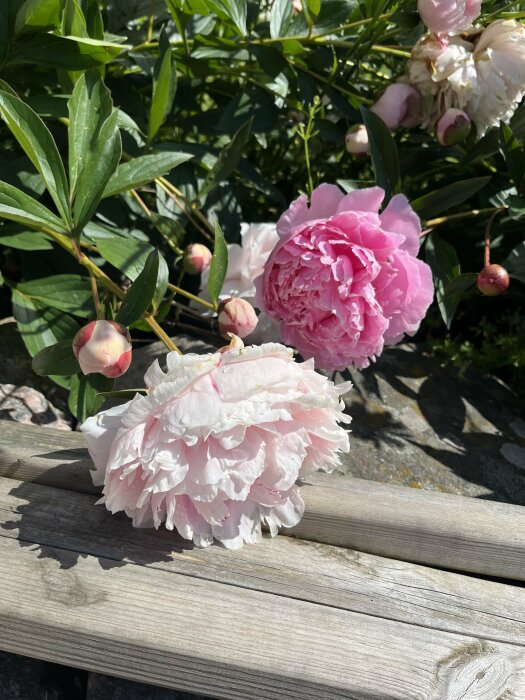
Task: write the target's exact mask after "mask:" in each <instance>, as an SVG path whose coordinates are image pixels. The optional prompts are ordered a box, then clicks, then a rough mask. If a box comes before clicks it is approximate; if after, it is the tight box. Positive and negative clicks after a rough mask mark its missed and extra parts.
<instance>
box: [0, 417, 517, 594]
mask: <svg viewBox="0 0 525 700" xmlns="http://www.w3.org/2000/svg"><path fill="white" fill-rule="evenodd" d="M83 444H84V443H83V437H82V435H80V434H74V433H71V434H67V433H63V432H61V431H53V430H51V429H49V428H40V427H37V426H22V425H18V424H15V423H8V422H5V421H0V475H3V476H7V477H11V478H17V479H21V480H27V481H34V482H36V483H40V484H49V485H52V486H56V487H59V488H65V489H71V490H76V491H81V492H85V493H94V492H96V490H95V489H94V488H93V486H92V485H91V483H90V477H89V471H88V470H89V465H90V460H89V458H88V456H87V452H86V451H85V450H84V449H83V447H82V446H83ZM61 445H64V448H62V449H61V447H60V446H61ZM302 494H303V497H304V499H305V501H306V506H307V508H306V513H305V516H304V518H303V519H302V521H301V522H300V523H299V525H298V526H297V527H296V528H294V529H293V530H292V531H284V532H283V534H295V535H296V536H298V537H301V538H303V539H309V540H314V541H318V542H324V543H328V544H333V545H337V546H340V547H350V548H352V549H356V550H359V551H363V552H369V553H372V554H378V555H381V556H386V557H389V558H395V559H403V560H405V561H412V562H417V563H421V564H426V565H430V566H440V567H443V568H447V569H456V570H458V571H467V572H471V573H476V574H483V575H489V576H495V577H501V578H509V579H513V580H521V581H524V580H525V509H524V508H523V507H520V506H513V505H509V504H503V503H494V502H492V501H482V500H478V499H474V498H465V497H463V496H456V495H451V494H443V493H434V492H430V491H421V490H415V489H408V488H404V487H402V486H393V485H390V484H379V483H376V482H371V481H364V480H360V479H348V478H344V477H337V476H335V475H325V474H318V475H314V476H312V477H311V478H310V479H309V484H306V485H305V486H304V487H303V489H302Z"/></svg>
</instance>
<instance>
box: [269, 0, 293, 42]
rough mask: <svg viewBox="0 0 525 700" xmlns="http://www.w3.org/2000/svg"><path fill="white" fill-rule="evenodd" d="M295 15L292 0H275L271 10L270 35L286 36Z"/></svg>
mask: <svg viewBox="0 0 525 700" xmlns="http://www.w3.org/2000/svg"><path fill="white" fill-rule="evenodd" d="M292 15H293V5H292V3H291V2H290V0H274V3H273V5H272V11H271V12H270V36H271V37H272V39H277V38H278V37H280V36H286V31H287V29H288V27H289V25H290V21H291V19H292Z"/></svg>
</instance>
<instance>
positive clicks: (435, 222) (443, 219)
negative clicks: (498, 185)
mask: <svg viewBox="0 0 525 700" xmlns="http://www.w3.org/2000/svg"><path fill="white" fill-rule="evenodd" d="M503 209H504V207H489V208H488V209H471V210H470V211H462V212H459V213H458V214H449V215H448V216H439V217H438V218H437V219H429V220H428V221H426V222H425V224H426V226H441V225H442V224H447V223H448V222H449V221H458V220H459V219H468V218H470V217H475V216H483V215H484V214H492V213H493V212H494V211H495V210H496V211H503Z"/></svg>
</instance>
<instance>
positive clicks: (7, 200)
mask: <svg viewBox="0 0 525 700" xmlns="http://www.w3.org/2000/svg"><path fill="white" fill-rule="evenodd" d="M0 217H3V218H4V219H10V220H11V221H16V222H18V223H19V224H25V225H26V226H29V227H31V228H36V229H41V228H42V227H47V228H50V229H53V231H57V232H61V231H64V223H63V222H62V221H61V220H60V219H59V218H58V217H57V216H55V214H53V212H51V211H49V209H46V207H44V205H43V204H40V202H38V201H37V200H36V199H33V197H30V196H29V195H28V194H25V192H22V190H19V189H18V188H17V187H13V185H8V184H7V182H0Z"/></svg>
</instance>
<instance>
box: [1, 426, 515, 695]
mask: <svg viewBox="0 0 525 700" xmlns="http://www.w3.org/2000/svg"><path fill="white" fill-rule="evenodd" d="M83 445H84V442H83V437H82V435H80V434H76V433H67V432H61V431H54V430H51V429H47V428H39V427H36V426H35V427H33V426H22V425H18V424H15V423H8V422H3V421H1V422H0V590H1V592H2V594H1V596H0V648H1V649H3V650H5V651H11V652H15V653H18V654H24V655H27V656H32V657H36V658H39V659H45V660H49V661H55V662H58V663H63V664H68V665H71V666H75V667H78V668H84V669H89V670H92V671H98V672H102V673H108V674H111V675H116V676H121V677H124V678H129V679H133V680H139V681H144V682H147V683H152V684H155V685H160V686H165V687H171V688H177V689H180V690H186V691H190V692H196V693H200V694H203V695H209V696H211V697H216V698H228V699H230V698H231V699H234V698H236V699H239V700H246V698H250V699H259V698H260V699H261V700H262V699H265V700H270V699H271V700H280V699H281V698H285V699H286V698H301V699H303V698H305V699H308V698H312V700H313V699H315V700H318V699H319V698H321V699H323V700H324V699H331V698H341V699H342V698H345V699H357V698H359V699H364V698H370V699H371V698H374V699H375V700H388V699H390V698H396V699H399V700H410V699H412V698H413V699H416V698H417V699H418V700H427V699H434V698H439V699H441V698H443V699H447V700H455V699H457V700H459V699H460V698H462V699H463V700H467V699H469V698H476V700H480V699H482V700H496V698H500V699H501V700H503V698H505V700H507V699H508V700H511V699H513V700H518V699H519V698H525V590H524V588H523V587H522V585H521V584H519V583H518V582H519V581H525V509H523V508H520V507H518V506H510V505H505V504H500V503H493V502H489V501H482V500H476V499H467V498H464V497H461V496H452V495H446V494H441V493H433V492H422V491H419V490H413V489H406V488H402V487H395V486H389V485H384V484H377V483H372V482H367V481H360V480H353V479H348V478H342V477H337V476H335V475H331V476H327V475H316V477H315V478H313V479H312V480H311V483H310V484H307V485H305V486H304V487H303V489H302V493H303V496H304V498H305V500H306V503H307V510H306V514H305V517H304V519H303V520H302V522H301V523H300V525H299V526H298V527H296V528H295V529H294V530H293V531H287V532H285V533H283V535H287V536H279V537H277V538H275V539H273V540H272V539H265V541H264V542H263V543H262V544H260V545H256V546H245V547H244V548H243V549H242V550H240V551H235V552H231V551H227V550H225V549H222V548H220V547H218V546H214V547H211V548H209V549H206V550H199V549H195V548H193V547H192V546H191V545H190V544H189V543H187V542H186V541H183V540H181V539H180V538H178V537H176V536H174V535H173V533H169V532H167V531H165V530H159V531H154V530H151V531H150V530H136V529H133V528H132V527H131V523H130V521H129V520H128V519H127V518H126V517H125V516H120V515H119V516H112V515H110V514H109V513H108V512H107V511H106V509H105V508H104V507H103V506H95V501H96V498H95V494H96V493H97V490H96V489H95V488H94V487H93V486H92V484H91V480H90V477H89V467H90V460H89V457H88V455H87V451H86V450H85V449H84V446H83ZM290 535H291V536H290ZM414 562H416V563H414ZM443 568H446V569H454V570H456V572H451V571H444V570H443ZM457 572H468V574H466V573H457ZM481 575H484V576H492V577H498V578H506V579H508V582H506V583H501V582H495V581H492V580H486V579H485V578H482V577H481Z"/></svg>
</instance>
